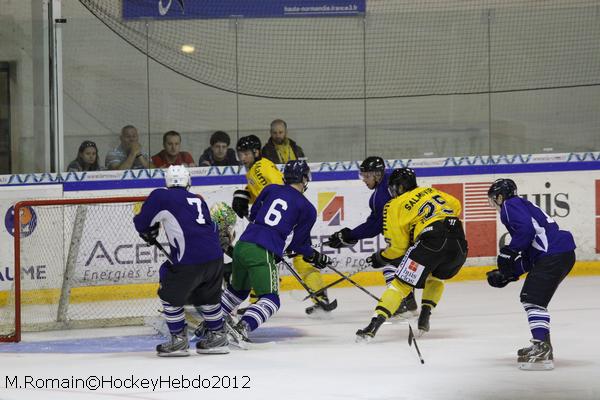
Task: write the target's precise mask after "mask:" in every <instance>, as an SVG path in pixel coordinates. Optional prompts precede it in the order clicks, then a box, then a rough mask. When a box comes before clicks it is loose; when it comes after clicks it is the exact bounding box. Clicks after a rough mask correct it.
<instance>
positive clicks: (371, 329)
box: [356, 315, 385, 343]
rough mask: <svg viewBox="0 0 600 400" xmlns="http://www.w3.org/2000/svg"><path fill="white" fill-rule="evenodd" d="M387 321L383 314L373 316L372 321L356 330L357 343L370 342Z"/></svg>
mask: <svg viewBox="0 0 600 400" xmlns="http://www.w3.org/2000/svg"><path fill="white" fill-rule="evenodd" d="M384 322H385V317H384V316H383V315H378V316H376V317H373V318H371V322H370V323H369V325H367V326H366V327H365V328H363V329H359V330H357V331H356V343H361V342H367V343H368V342H370V341H371V340H373V338H374V337H375V335H376V334H377V331H378V330H379V328H380V327H381V325H383V323H384Z"/></svg>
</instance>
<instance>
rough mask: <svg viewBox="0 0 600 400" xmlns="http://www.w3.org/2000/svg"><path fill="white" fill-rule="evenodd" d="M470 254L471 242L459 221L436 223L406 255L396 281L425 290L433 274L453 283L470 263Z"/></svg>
mask: <svg viewBox="0 0 600 400" xmlns="http://www.w3.org/2000/svg"><path fill="white" fill-rule="evenodd" d="M452 220H453V221H454V222H451V221H452ZM428 228H430V229H428ZM467 251H468V248H467V241H466V239H465V234H464V231H463V229H462V224H461V222H460V220H459V219H456V218H447V219H446V221H438V222H434V223H433V224H431V225H429V226H428V227H427V228H425V229H424V230H423V233H421V235H420V236H419V239H418V240H417V242H416V243H415V244H414V245H413V246H411V247H410V248H409V249H408V250H407V251H406V254H405V255H404V257H403V258H402V261H400V265H399V266H398V269H397V271H396V278H397V279H399V280H401V281H402V282H405V283H407V284H409V285H411V286H414V287H416V288H423V287H424V286H425V280H426V279H427V277H428V276H429V274H431V275H433V276H434V277H436V278H438V279H450V278H452V277H453V276H454V275H456V274H457V273H458V271H460V269H461V268H462V266H463V264H464V263H465V261H466V260H467Z"/></svg>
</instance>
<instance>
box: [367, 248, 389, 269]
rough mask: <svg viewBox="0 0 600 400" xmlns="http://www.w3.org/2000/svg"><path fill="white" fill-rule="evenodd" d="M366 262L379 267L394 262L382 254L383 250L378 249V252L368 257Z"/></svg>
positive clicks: (376, 267)
mask: <svg viewBox="0 0 600 400" xmlns="http://www.w3.org/2000/svg"><path fill="white" fill-rule="evenodd" d="M366 262H367V264H368V265H369V266H370V267H371V268H375V269H379V268H383V267H385V266H386V265H389V264H390V263H391V262H392V260H390V259H388V258H386V257H384V256H383V255H382V254H381V251H378V252H376V253H373V255H372V256H371V257H367V260H366Z"/></svg>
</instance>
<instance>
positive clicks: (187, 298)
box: [158, 257, 223, 307]
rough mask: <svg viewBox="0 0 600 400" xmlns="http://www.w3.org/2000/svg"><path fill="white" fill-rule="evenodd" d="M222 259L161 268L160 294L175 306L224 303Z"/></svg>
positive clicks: (159, 295)
mask: <svg viewBox="0 0 600 400" xmlns="http://www.w3.org/2000/svg"><path fill="white" fill-rule="evenodd" d="M222 283H223V258H222V257H221V258H219V259H217V260H214V261H209V262H207V263H204V264H199V265H177V266H176V267H171V266H169V267H161V274H160V286H159V288H158V297H160V298H161V299H162V300H164V301H166V302H168V303H169V304H171V305H172V306H175V307H183V306H184V305H186V304H192V305H195V306H201V305H205V304H218V303H220V302H221V290H222V286H221V285H222Z"/></svg>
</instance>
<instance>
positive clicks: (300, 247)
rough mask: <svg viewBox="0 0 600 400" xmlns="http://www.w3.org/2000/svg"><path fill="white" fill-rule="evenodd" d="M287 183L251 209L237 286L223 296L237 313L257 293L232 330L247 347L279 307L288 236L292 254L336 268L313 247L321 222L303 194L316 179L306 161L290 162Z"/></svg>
mask: <svg viewBox="0 0 600 400" xmlns="http://www.w3.org/2000/svg"><path fill="white" fill-rule="evenodd" d="M283 180H284V183H285V184H284V185H277V184H271V185H269V186H266V187H265V188H264V189H263V190H262V191H261V192H260V194H259V195H258V197H257V198H256V201H255V202H254V204H253V205H252V209H251V210H250V217H249V219H250V222H251V223H250V224H249V225H248V227H247V228H246V230H245V231H244V233H242V236H240V240H239V241H238V242H237V243H236V245H235V247H234V250H233V273H232V276H231V283H230V284H228V285H227V288H226V289H225V291H224V292H223V297H222V301H221V303H222V306H223V310H224V311H225V312H226V313H231V311H232V310H234V309H235V308H236V307H237V306H239V305H240V304H241V303H242V302H243V301H244V300H245V299H246V297H248V295H249V293H250V289H254V291H255V293H256V295H257V296H258V301H257V302H256V303H254V304H251V305H250V306H249V307H248V308H247V309H246V311H245V312H244V314H243V315H242V317H241V319H240V320H239V322H238V323H237V324H236V325H235V326H234V327H232V329H230V334H231V335H230V339H231V340H230V343H231V344H234V345H237V346H239V347H242V348H244V347H245V343H244V342H247V341H248V332H251V331H253V330H255V329H256V328H258V326H259V325H261V324H263V323H264V322H265V321H266V320H267V319H269V318H270V317H271V316H272V315H273V314H275V313H276V312H277V310H278V309H279V305H280V303H279V294H278V291H279V274H278V270H277V262H278V260H281V258H282V257H283V252H284V247H285V242H286V239H287V237H288V236H289V235H290V234H291V233H293V238H292V240H291V242H290V244H289V245H288V246H287V249H286V252H292V253H295V254H300V255H302V256H303V259H304V260H305V261H306V262H308V263H310V264H312V265H314V266H315V267H316V268H319V269H322V268H325V267H327V266H328V265H330V264H331V260H330V259H329V257H327V256H326V255H324V254H321V253H319V252H318V251H316V250H314V249H313V248H312V247H311V239H310V231H311V229H312V227H313V225H314V224H315V221H316V219H317V211H316V210H315V207H314V206H313V205H312V204H311V203H310V202H309V201H308V199H307V198H306V197H304V195H303V193H304V191H305V190H306V188H307V186H308V182H309V181H310V169H309V167H308V165H307V164H306V162H305V161H299V160H293V161H288V163H287V164H286V165H285V168H284V171H283Z"/></svg>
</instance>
